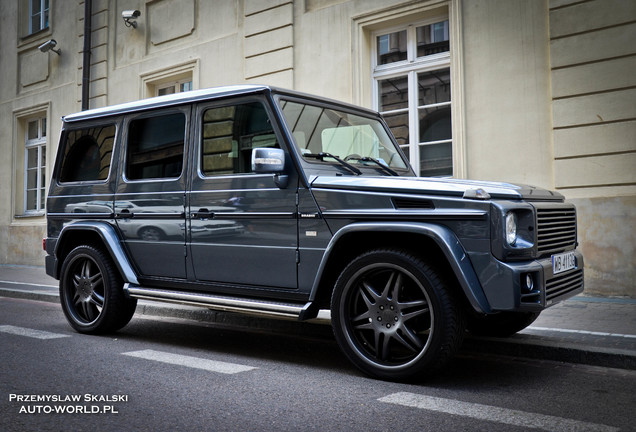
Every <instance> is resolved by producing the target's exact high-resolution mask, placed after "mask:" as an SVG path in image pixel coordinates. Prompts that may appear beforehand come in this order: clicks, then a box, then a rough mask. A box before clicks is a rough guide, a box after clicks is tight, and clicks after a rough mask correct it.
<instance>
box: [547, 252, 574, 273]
mask: <svg viewBox="0 0 636 432" xmlns="http://www.w3.org/2000/svg"><path fill="white" fill-rule="evenodd" d="M575 268H576V258H575V257H574V252H565V253H561V254H556V255H552V274H558V273H563V272H566V271H568V270H572V269H575Z"/></svg>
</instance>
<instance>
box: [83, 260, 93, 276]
mask: <svg viewBox="0 0 636 432" xmlns="http://www.w3.org/2000/svg"><path fill="white" fill-rule="evenodd" d="M82 276H83V277H85V278H90V276H91V261H90V260H88V259H86V260H84V263H83V264H82Z"/></svg>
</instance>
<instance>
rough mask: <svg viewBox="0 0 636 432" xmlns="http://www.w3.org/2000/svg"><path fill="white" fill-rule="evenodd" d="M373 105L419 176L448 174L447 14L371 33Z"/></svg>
mask: <svg viewBox="0 0 636 432" xmlns="http://www.w3.org/2000/svg"><path fill="white" fill-rule="evenodd" d="M374 37H375V45H374V49H375V53H374V55H373V74H372V77H373V82H374V86H375V95H374V96H375V98H374V103H375V108H376V109H377V110H378V111H380V112H381V113H382V115H383V116H384V118H385V120H386V122H387V123H388V125H389V127H390V128H391V130H392V131H393V134H394V135H395V137H396V138H397V141H398V143H399V144H400V146H401V147H402V149H403V150H404V152H405V153H406V155H407V156H408V157H409V160H410V161H411V165H413V168H414V169H415V172H416V173H417V174H418V175H421V176H429V177H444V176H452V175H453V155H452V144H453V138H452V132H451V130H452V127H451V125H452V123H451V82H450V76H451V73H450V43H449V42H450V40H449V26H448V20H447V19H437V20H433V21H429V22H423V23H416V24H413V25H408V26H403V27H402V28H395V29H391V30H389V31H380V32H376V33H375V34H374Z"/></svg>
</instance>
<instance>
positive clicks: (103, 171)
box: [59, 125, 116, 183]
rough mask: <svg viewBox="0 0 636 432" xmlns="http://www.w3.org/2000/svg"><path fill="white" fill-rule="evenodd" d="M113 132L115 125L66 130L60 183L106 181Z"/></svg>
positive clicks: (111, 150)
mask: <svg viewBox="0 0 636 432" xmlns="http://www.w3.org/2000/svg"><path fill="white" fill-rule="evenodd" d="M115 131H116V128H115V125H104V126H96V127H92V128H83V129H75V130H70V131H68V132H67V134H66V140H65V141H64V159H63V160H64V162H63V163H62V170H61V173H60V179H59V180H60V182H61V183H69V182H78V181H102V180H106V179H107V178H108V172H109V171H110V162H111V157H112V154H113V144H114V142H115Z"/></svg>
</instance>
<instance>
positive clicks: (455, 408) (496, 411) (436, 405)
mask: <svg viewBox="0 0 636 432" xmlns="http://www.w3.org/2000/svg"><path fill="white" fill-rule="evenodd" d="M378 400H379V401H380V402H386V403H392V404H396V405H402V406H407V407H412V408H420V409H425V410H429V411H437V412H442V413H446V414H452V415H458V416H462V417H470V418H474V419H478V420H485V421H491V422H497V423H503V424H507V425H512V426H521V427H526V428H532V429H542V430H547V431H551V432H570V431H577V432H588V431H589V432H596V431H598V432H615V431H618V430H619V428H616V427H612V426H607V425H602V424H596V423H587V422H583V421H578V420H571V419H566V418H562V417H555V416H549V415H545V414H535V413H529V412H525V411H518V410H511V409H506V408H498V407H494V406H489V405H481V404H476V403H469V402H461V401H457V400H453V399H443V398H438V397H432V396H425V395H419V394H415V393H407V392H400V393H393V394H390V395H388V396H385V397H383V398H380V399H378Z"/></svg>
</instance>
